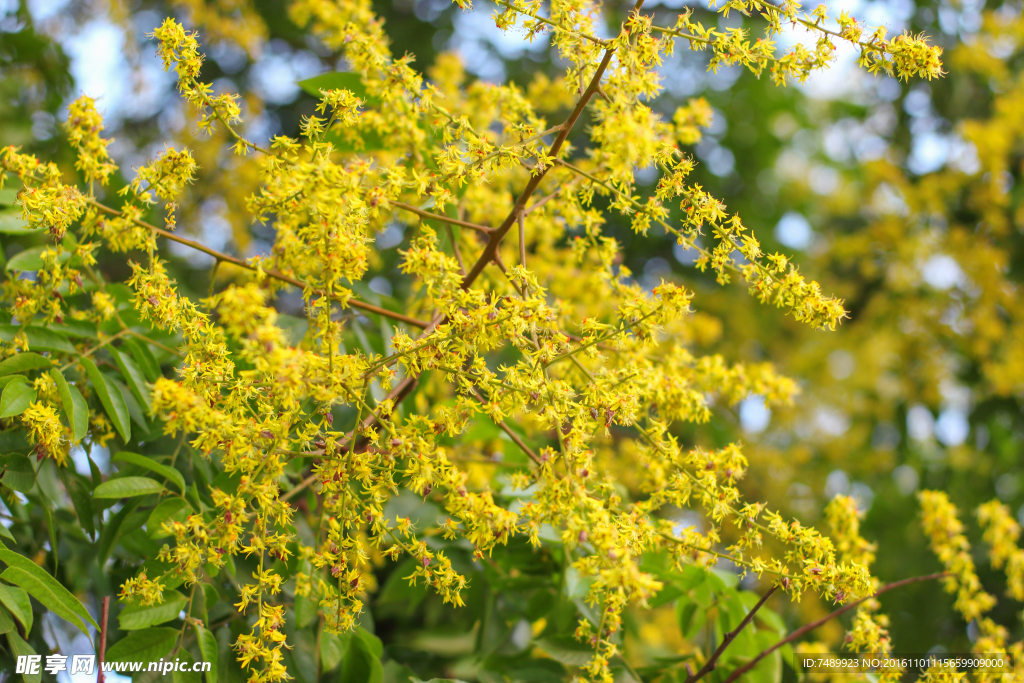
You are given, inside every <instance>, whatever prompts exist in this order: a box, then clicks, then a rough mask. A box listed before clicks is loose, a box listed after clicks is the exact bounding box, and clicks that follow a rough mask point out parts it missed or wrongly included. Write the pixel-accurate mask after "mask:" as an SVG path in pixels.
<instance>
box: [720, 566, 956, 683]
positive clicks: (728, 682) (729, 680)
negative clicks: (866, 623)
mask: <svg viewBox="0 0 1024 683" xmlns="http://www.w3.org/2000/svg"><path fill="white" fill-rule="evenodd" d="M947 575H948V572H939V573H938V574H928V575H927V576H913V577H911V578H909V579H903V580H901V581H894V582H893V583H890V584H886V585H885V586H882V587H881V588H879V589H878V590H877V591H875V593H874V594H872V595H869V596H867V597H866V598H861V599H860V600H857V601H855V602H851V603H850V604H848V605H843V606H842V607H840V608H839V609H837V610H836V611H834V612H832V613H831V614H828V615H826V616H824V617H822V618H821V619H818V620H817V621H812V622H811V623H810V624H807V625H806V626H801V627H800V628H798V629H797V630H795V631H793V632H792V633H790V634H789V635H788V636H786V637H785V638H783V639H782V640H780V641H779V642H777V643H775V644H774V645H772V646H771V647H769V648H768V649H766V650H762V651H761V653H760V654H758V655H757V656H756V657H754V658H753V659H751V660H750V661H749V662H747V663H746V664H744V665H743V666H741V667H740V668H738V669H736V670H735V671H733V672H732V673H731V674H730V675H729V677H728V678H726V679H725V681H724V683H733V681H735V680H736V679H737V678H739V677H740V676H742V675H743V674H745V673H747V672H748V671H750V670H751V669H753V668H754V667H755V666H757V663H758V662H760V661H761V660H762V659H764V658H765V657H767V656H768V655H770V654H771V653H773V652H775V651H776V650H778V649H779V648H780V647H782V646H783V645H786V644H788V643H792V642H793V641H794V640H796V639H797V638H799V637H800V636H802V635H804V634H806V633H809V632H810V631H813V630H814V629H816V628H818V627H819V626H821V625H822V624H824V623H825V622H827V621H829V620H830V619H834V618H836V617H838V616H839V615H841V614H844V613H846V612H849V611H850V610H852V609H853V608H854V607H856V606H857V605H859V604H861V603H862V602H864V601H865V600H870V599H871V598H877V597H878V596H879V595H881V594H882V593H886V592H888V591H891V590H892V589H894V588H901V587H903V586H906V585H908V584H911V583H918V582H920V581H933V580H935V579H941V578H942V577H944V576H947Z"/></svg>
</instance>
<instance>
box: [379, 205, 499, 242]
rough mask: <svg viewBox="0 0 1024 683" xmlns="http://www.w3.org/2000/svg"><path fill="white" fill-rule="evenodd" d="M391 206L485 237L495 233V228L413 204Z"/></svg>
mask: <svg viewBox="0 0 1024 683" xmlns="http://www.w3.org/2000/svg"><path fill="white" fill-rule="evenodd" d="M391 206H397V207H398V208H399V209H402V210H403V211H408V212H409V213H414V214H416V215H417V216H422V217H423V218H429V219H430V220H434V221H440V222H441V223H450V224H451V225H458V226H461V227H463V228H469V229H470V230H476V231H477V232H480V233H483V234H485V235H490V234H491V233H492V232H494V229H493V228H488V227H487V226H486V225H477V224H476V223H469V222H467V221H460V220H459V219H457V218H449V217H448V216H442V215H441V214H438V213H431V212H429V211H424V210H423V209H417V208H416V207H415V206H413V205H412V204H406V203H405V202H391Z"/></svg>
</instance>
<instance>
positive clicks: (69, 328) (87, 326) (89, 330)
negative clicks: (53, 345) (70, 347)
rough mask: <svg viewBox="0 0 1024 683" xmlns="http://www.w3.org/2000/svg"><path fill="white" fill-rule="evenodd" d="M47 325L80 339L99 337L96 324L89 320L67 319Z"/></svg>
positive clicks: (55, 330)
mask: <svg viewBox="0 0 1024 683" xmlns="http://www.w3.org/2000/svg"><path fill="white" fill-rule="evenodd" d="M46 327H47V329H50V330H53V331H54V332H59V333H60V334H63V335H64V336H67V337H77V338H79V339H97V338H98V336H97V334H96V324H95V323H91V322H89V321H87V320H71V319H65V320H64V322H62V323H50V324H49V325H47V326H46Z"/></svg>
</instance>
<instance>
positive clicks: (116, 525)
mask: <svg viewBox="0 0 1024 683" xmlns="http://www.w3.org/2000/svg"><path fill="white" fill-rule="evenodd" d="M140 502H141V499H140V498H135V499H133V500H131V501H129V503H128V504H127V505H125V506H124V507H123V508H121V510H120V511H119V512H118V513H117V514H115V515H114V516H113V517H111V518H110V520H109V521H108V522H107V523H106V524H105V525H104V527H103V531H102V532H101V533H100V549H99V550H100V554H99V563H100V567H102V566H103V565H104V564H105V563H106V561H107V558H108V557H110V551H112V550H113V549H114V543H115V542H116V541H117V539H118V538H120V537H121V535H122V533H130V532H131V531H134V529H127V528H125V520H126V519H127V518H128V515H130V514H131V513H132V512H134V511H135V508H136V507H138V505H139V503H140Z"/></svg>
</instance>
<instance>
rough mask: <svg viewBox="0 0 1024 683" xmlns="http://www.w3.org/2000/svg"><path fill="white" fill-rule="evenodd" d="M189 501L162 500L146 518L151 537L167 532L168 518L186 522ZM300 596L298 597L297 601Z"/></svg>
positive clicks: (176, 499)
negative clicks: (164, 526) (162, 526)
mask: <svg viewBox="0 0 1024 683" xmlns="http://www.w3.org/2000/svg"><path fill="white" fill-rule="evenodd" d="M187 511H188V503H186V502H185V501H184V500H182V499H181V498H167V499H166V500H162V501H160V504H159V505H157V506H156V507H155V508H154V509H153V513H152V514H151V515H150V516H149V519H148V520H146V531H147V533H148V534H149V537H150V538H160V537H161V536H166V535H167V534H165V533H163V532H162V531H160V526H161V525H162V524H163V523H164V522H166V521H168V520H172V519H174V520H177V521H180V522H184V521H185V518H186V517H187V516H188V512H187ZM297 600H298V597H296V601H297Z"/></svg>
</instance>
